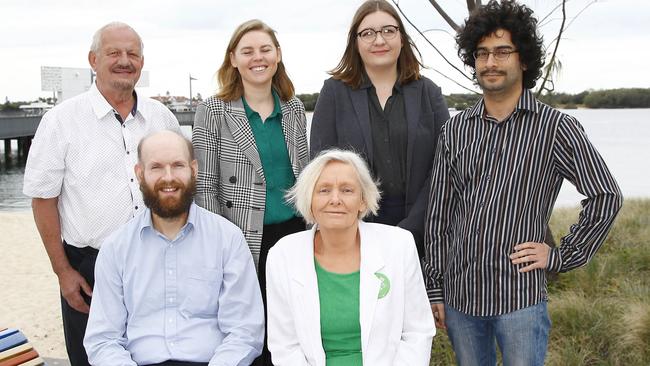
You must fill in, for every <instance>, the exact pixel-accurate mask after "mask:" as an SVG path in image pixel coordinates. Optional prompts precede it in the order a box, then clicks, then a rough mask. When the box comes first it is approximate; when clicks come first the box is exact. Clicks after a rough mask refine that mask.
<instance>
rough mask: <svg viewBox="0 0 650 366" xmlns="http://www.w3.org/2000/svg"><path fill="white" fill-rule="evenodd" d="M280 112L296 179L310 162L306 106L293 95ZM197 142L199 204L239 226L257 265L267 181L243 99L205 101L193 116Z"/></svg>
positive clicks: (196, 199) (196, 198)
mask: <svg viewBox="0 0 650 366" xmlns="http://www.w3.org/2000/svg"><path fill="white" fill-rule="evenodd" d="M281 109H282V132H284V140H285V143H286V144H287V150H288V152H289V159H290V160H291V168H292V169H293V174H294V176H295V177H296V178H297V177H298V174H300V172H301V171H302V169H303V168H304V167H305V165H307V163H308V162H309V152H308V150H307V132H306V117H305V107H304V106H303V104H302V102H301V101H300V100H299V99H298V98H296V97H292V98H291V99H290V100H288V101H286V102H281ZM192 143H193V144H194V152H195V155H196V159H197V160H198V163H199V173H198V178H197V187H196V188H197V192H196V197H195V201H196V203H197V204H198V205H199V206H201V207H203V208H205V209H207V210H210V211H212V212H214V213H217V214H219V215H222V216H224V217H225V218H227V219H228V220H230V221H231V222H233V223H234V224H235V225H237V226H239V228H240V229H241V230H242V232H243V233H244V237H245V238H246V241H247V242H248V246H249V248H250V250H251V253H252V254H253V259H254V261H255V266H256V267H257V263H258V260H259V255H260V245H261V241H262V229H263V227H264V208H265V202H266V181H265V178H264V171H263V170H262V162H261V160H260V157H259V154H258V151H257V145H256V144H255V137H254V136H253V131H252V130H251V127H250V124H249V123H248V118H247V117H246V112H245V110H244V104H243V103H242V101H241V99H237V100H234V101H232V102H226V101H223V100H221V99H218V98H216V97H210V98H208V99H207V100H205V101H203V102H201V103H200V104H199V106H198V107H197V109H196V114H195V116H194V128H193V130H192Z"/></svg>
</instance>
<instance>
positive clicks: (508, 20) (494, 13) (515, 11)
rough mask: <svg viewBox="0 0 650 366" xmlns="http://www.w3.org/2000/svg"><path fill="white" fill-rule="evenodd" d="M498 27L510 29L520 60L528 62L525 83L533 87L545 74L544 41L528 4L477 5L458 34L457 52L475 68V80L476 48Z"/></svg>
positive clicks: (509, 1)
mask: <svg viewBox="0 0 650 366" xmlns="http://www.w3.org/2000/svg"><path fill="white" fill-rule="evenodd" d="M498 29H505V30H507V31H508V32H510V34H511V36H512V43H514V45H515V47H516V48H517V51H518V53H519V60H520V62H521V63H522V65H525V66H526V70H524V74H523V84H524V87H525V88H528V89H531V88H533V87H534V86H535V81H536V80H537V79H538V78H539V77H540V76H541V75H542V66H543V65H544V43H543V40H542V36H541V35H540V34H539V33H538V32H537V18H535V17H534V16H533V11H532V10H531V9H530V8H528V7H527V6H526V5H523V4H521V5H519V4H517V3H516V2H515V1H514V0H502V1H501V2H498V1H496V0H490V2H488V3H487V4H486V5H485V6H481V7H479V8H477V9H476V10H475V11H473V12H472V13H471V14H470V16H469V18H467V21H466V22H465V25H464V26H463V27H462V29H461V30H460V31H459V32H458V34H457V35H456V44H457V45H458V56H459V57H460V59H461V60H462V61H463V63H464V64H465V65H467V66H469V67H471V68H472V69H474V72H473V76H474V80H476V65H475V62H476V60H475V59H474V51H476V47H477V46H478V44H479V43H480V42H481V40H482V39H483V38H485V37H487V36H489V35H491V34H493V33H494V32H495V31H497V30H498Z"/></svg>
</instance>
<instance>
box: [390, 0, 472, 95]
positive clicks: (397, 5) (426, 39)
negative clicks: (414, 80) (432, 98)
mask: <svg viewBox="0 0 650 366" xmlns="http://www.w3.org/2000/svg"><path fill="white" fill-rule="evenodd" d="M391 1H392V2H393V4H395V7H396V8H397V10H398V11H399V12H400V14H402V17H404V19H406V21H407V22H408V23H409V24H410V25H411V26H412V27H413V28H414V29H415V30H416V31H417V32H418V33H419V34H420V35H421V36H422V38H424V40H425V41H426V42H427V43H428V44H429V45H430V46H431V47H432V48H433V49H434V50H435V51H436V52H438V54H439V55H440V57H442V59H443V60H445V62H447V64H449V66H451V67H452V68H454V69H455V70H456V71H458V73H460V74H461V75H463V77H464V78H465V79H467V80H469V81H472V78H470V77H469V76H467V75H466V74H465V73H464V72H463V71H462V70H461V69H459V68H458V67H457V66H456V65H454V64H453V63H451V61H449V59H447V57H446V56H445V55H444V54H443V53H442V52H441V51H440V50H439V49H438V47H436V46H435V45H434V44H433V43H432V42H431V41H430V40H429V38H427V37H426V36H425V35H424V34H423V33H422V31H420V29H419V28H418V27H416V26H415V24H413V22H411V20H410V19H409V18H408V17H407V16H406V14H404V12H403V11H402V8H400V6H399V3H398V2H397V1H395V0H391ZM431 70H434V71H436V72H438V73H439V74H441V75H445V74H443V73H442V72H440V71H438V70H436V69H434V68H431ZM445 76H446V75H445ZM447 79H449V80H452V79H451V78H449V77H447ZM457 84H458V83H457ZM458 85H460V84H458ZM461 86H462V85H461ZM463 88H464V89H467V90H470V91H472V92H474V91H473V90H472V89H470V88H467V87H464V86H463Z"/></svg>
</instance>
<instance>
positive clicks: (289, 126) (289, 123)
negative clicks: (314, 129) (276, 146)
mask: <svg viewBox="0 0 650 366" xmlns="http://www.w3.org/2000/svg"><path fill="white" fill-rule="evenodd" d="M280 108H281V109H282V133H283V134H284V143H285V144H286V145H287V152H288V153H289V161H291V169H292V170H293V176H294V177H296V178H298V175H300V170H301V167H300V161H299V160H300V158H299V157H298V156H297V152H298V148H297V147H296V146H295V143H296V141H297V140H296V136H295V135H296V126H297V125H298V121H296V115H295V114H294V113H293V110H292V109H291V107H290V106H289V105H288V104H287V103H285V102H282V101H281V102H280Z"/></svg>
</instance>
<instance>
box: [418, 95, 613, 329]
mask: <svg viewBox="0 0 650 366" xmlns="http://www.w3.org/2000/svg"><path fill="white" fill-rule="evenodd" d="M563 179H567V180H568V181H570V182H571V183H573V184H574V185H575V186H576V188H577V190H578V192H580V193H581V194H583V195H585V196H586V197H587V198H586V199H585V200H583V201H582V202H581V204H582V212H581V213H580V217H579V221H578V222H577V223H576V224H574V225H572V226H571V228H570V233H569V234H568V235H567V236H565V237H563V238H562V240H561V243H560V245H559V246H558V247H557V248H553V249H552V250H551V252H550V255H549V263H548V269H549V270H550V271H556V272H565V271H568V270H571V269H574V268H576V267H579V266H582V265H584V264H586V263H587V262H588V261H589V259H590V258H591V257H592V256H593V255H594V253H595V252H596V250H598V248H599V247H600V246H601V244H602V243H603V241H604V239H605V237H606V236H607V232H608V231H609V229H610V227H611V225H612V223H613V221H614V218H615V216H616V214H617V213H618V210H619V209H620V207H621V204H622V200H623V198H622V195H621V192H620V189H619V188H618V185H617V184H616V181H615V180H614V178H613V177H612V175H611V173H610V172H609V169H608V168H607V166H606V165H605V162H604V161H603V159H602V158H601V156H600V155H599V154H598V152H597V151H596V149H595V148H594V146H593V145H592V144H591V143H590V142H589V140H588V139H587V136H586V135H585V133H584V130H583V128H582V126H581V125H580V124H579V123H578V121H577V120H576V119H575V118H573V117H571V116H569V115H566V114H564V113H562V112H560V111H558V110H556V109H554V108H551V107H549V106H547V105H545V104H543V103H541V102H538V101H537V100H536V99H535V97H534V96H533V94H532V93H531V92H530V91H529V90H524V92H523V93H522V96H521V97H520V99H519V102H518V104H517V107H516V108H515V111H514V112H513V113H512V115H510V117H508V118H507V119H506V120H504V121H502V122H500V123H499V122H498V121H497V120H496V119H494V118H491V117H486V113H485V106H484V103H483V100H480V101H479V102H478V103H477V104H476V105H475V106H474V107H472V108H469V109H467V110H465V111H464V112H462V113H460V114H458V115H456V116H454V117H452V118H451V119H450V120H449V121H447V123H446V124H445V125H444V126H443V128H442V131H441V133H440V140H439V142H438V147H437V152H436V159H435V162H434V167H433V171H432V179H431V193H430V196H429V209H428V213H427V220H426V230H425V248H426V250H425V263H424V271H425V278H426V281H427V291H428V294H429V300H430V301H431V302H443V301H444V302H445V303H447V304H448V305H450V306H451V307H453V308H455V309H457V310H459V311H461V312H463V313H466V314H469V315H473V316H493V315H501V314H505V313H509V312H512V311H515V310H518V309H522V308H525V307H528V306H531V305H535V304H537V303H539V302H540V301H542V300H545V299H546V277H545V272H544V271H543V270H534V271H530V272H526V273H519V272H518V269H519V268H521V267H523V266H524V265H523V264H520V265H514V264H512V263H511V261H510V258H509V255H510V254H512V253H513V252H514V249H513V248H514V246H515V245H517V244H519V243H523V242H528V241H532V242H543V241H544V235H545V232H546V225H547V223H548V220H549V217H550V215H551V211H552V209H553V204H554V203H555V200H556V198H557V195H558V192H559V191H560V187H561V184H562V181H563ZM443 289H444V291H443ZM443 292H444V297H443Z"/></svg>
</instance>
